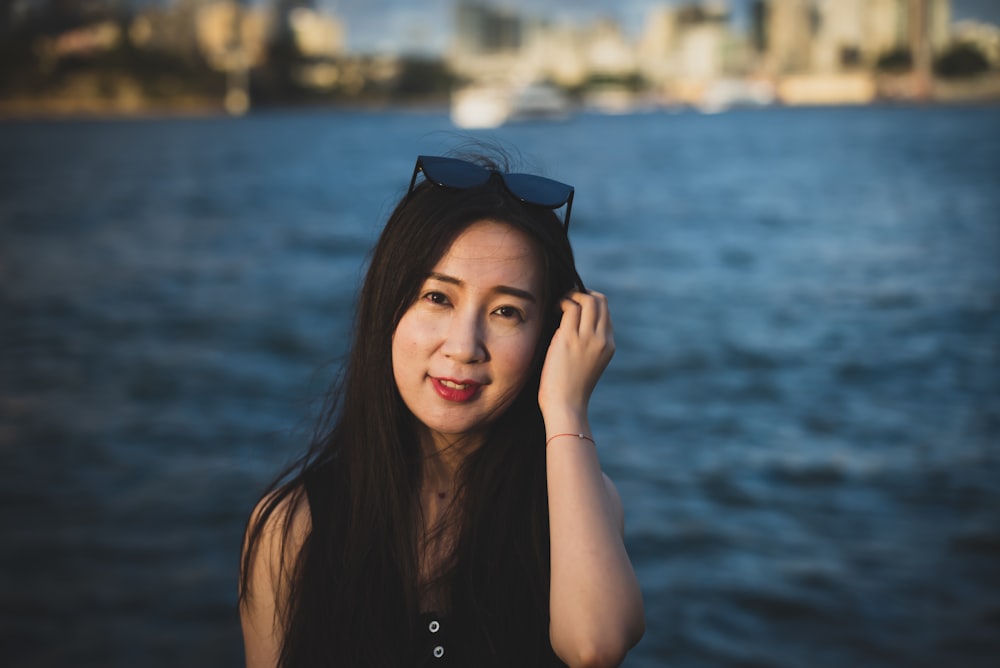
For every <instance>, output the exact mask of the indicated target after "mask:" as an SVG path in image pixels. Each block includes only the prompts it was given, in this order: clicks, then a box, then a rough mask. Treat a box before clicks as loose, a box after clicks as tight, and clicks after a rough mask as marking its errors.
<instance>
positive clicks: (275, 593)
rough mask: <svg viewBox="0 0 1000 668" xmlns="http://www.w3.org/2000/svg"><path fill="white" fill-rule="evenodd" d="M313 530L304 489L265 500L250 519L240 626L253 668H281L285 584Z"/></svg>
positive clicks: (277, 493) (245, 552) (244, 547)
mask: <svg viewBox="0 0 1000 668" xmlns="http://www.w3.org/2000/svg"><path fill="white" fill-rule="evenodd" d="M310 528H311V522H310V514H309V500H308V499H307V498H306V495H305V494H304V493H301V491H300V490H298V489H292V490H289V491H287V493H285V494H284V495H283V496H282V495H281V493H280V492H275V493H272V494H270V495H267V496H265V497H264V498H262V499H261V500H260V501H259V502H258V503H257V505H256V506H255V507H254V509H253V513H252V514H251V515H250V521H249V523H248V524H247V531H246V536H245V537H244V539H243V561H242V569H241V570H242V573H241V574H242V577H241V578H240V586H241V590H240V600H241V605H240V625H241V627H242V629H243V647H244V653H245V656H246V665H247V666H248V667H249V668H273V667H274V666H276V665H277V664H278V656H279V654H280V650H281V643H282V636H283V631H282V621H281V619H282V617H283V610H284V603H285V600H284V596H285V592H286V591H287V588H286V586H285V585H287V583H288V578H289V577H291V573H293V572H294V563H295V560H296V559H297V558H298V554H299V551H300V550H301V548H302V543H303V541H304V540H305V538H306V536H308V534H309V530H310Z"/></svg>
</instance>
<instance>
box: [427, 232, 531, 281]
mask: <svg viewBox="0 0 1000 668" xmlns="http://www.w3.org/2000/svg"><path fill="white" fill-rule="evenodd" d="M434 271H435V272H440V273H449V272H450V271H460V272H462V273H463V274H464V275H463V276H462V278H463V279H465V280H469V279H473V278H474V279H476V280H483V281H485V280H491V279H500V278H503V279H505V281H506V283H507V284H511V285H513V284H514V283H512V281H516V283H517V284H519V285H522V287H525V288H526V289H527V288H528V287H529V286H527V285H523V284H524V283H529V284H530V287H531V288H532V289H534V290H536V291H539V290H540V289H541V282H542V256H541V250H540V248H539V245H538V243H537V242H536V241H535V240H534V239H533V238H532V237H531V236H530V235H528V234H527V233H526V232H524V231H522V230H519V229H517V228H516V227H513V226H511V225H509V224H507V223H500V222H497V221H492V220H483V221H478V222H475V223H473V224H472V225H470V226H469V227H467V228H465V229H464V230H463V231H462V232H460V233H459V234H458V236H457V237H455V240H454V241H452V243H451V245H450V246H449V247H448V249H447V250H446V251H445V253H444V255H443V256H442V257H441V259H440V260H438V262H437V264H436V265H435V267H434Z"/></svg>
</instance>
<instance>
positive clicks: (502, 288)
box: [427, 272, 538, 304]
mask: <svg viewBox="0 0 1000 668" xmlns="http://www.w3.org/2000/svg"><path fill="white" fill-rule="evenodd" d="M427 278H429V279H430V278H433V279H434V280H436V281H441V282H442V283H450V284H451V285H457V286H459V287H462V286H463V285H465V281H463V280H462V279H460V278H455V277H454V276H448V275H447V274H439V273H437V272H431V274H430V276H428V277H427ZM493 292H498V293H500V294H504V295H510V296H511V297H519V298H520V299H524V300H525V301H529V302H531V303H532V304H535V303H537V302H538V300H537V299H536V298H535V295H533V294H531V293H530V292H528V291H527V290H522V289H520V288H514V287H511V286H509V285H498V286H496V287H494V288H493Z"/></svg>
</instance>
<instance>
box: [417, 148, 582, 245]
mask: <svg viewBox="0 0 1000 668" xmlns="http://www.w3.org/2000/svg"><path fill="white" fill-rule="evenodd" d="M421 172H423V175H424V178H425V179H427V180H428V181H430V182H431V183H433V184H434V185H436V186H441V187H444V188H475V187H476V186H481V185H483V184H484V183H486V182H487V181H489V180H490V178H491V177H492V176H493V175H494V174H496V175H497V176H499V177H500V180H501V181H502V182H503V185H504V187H505V188H506V189H507V192H509V193H510V194H511V195H513V196H514V197H516V198H517V199H518V200H519V201H521V202H524V203H525V204H534V205H535V206H541V207H545V208H546V209H558V208H559V207H561V206H562V205H563V204H565V205H566V215H565V216H563V229H564V230H567V231H568V230H569V214H570V212H571V211H572V209H573V186H569V185H566V184H565V183H560V182H559V181H553V180H552V179H547V178H545V177H544V176H536V175H534V174H508V173H506V172H500V171H497V170H495V169H487V168H486V167H483V166H482V165H477V164H475V163H474V162H468V161H466V160H459V159H458V158H444V157H440V156H431V155H421V156H417V164H416V165H414V167H413V177H412V178H411V179H410V189H409V190H408V191H407V193H406V199H409V198H410V195H412V194H413V187H414V186H415V185H416V183H417V174H419V173H421Z"/></svg>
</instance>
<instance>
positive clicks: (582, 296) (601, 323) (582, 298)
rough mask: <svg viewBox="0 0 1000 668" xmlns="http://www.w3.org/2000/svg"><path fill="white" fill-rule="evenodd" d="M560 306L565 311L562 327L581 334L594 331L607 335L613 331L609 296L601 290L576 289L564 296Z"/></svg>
mask: <svg viewBox="0 0 1000 668" xmlns="http://www.w3.org/2000/svg"><path fill="white" fill-rule="evenodd" d="M560 306H561V308H562V311H563V319H562V323H561V325H560V327H562V326H565V327H566V328H567V329H569V330H570V331H576V332H579V333H580V334H585V333H593V334H598V335H601V336H605V335H608V334H610V333H611V331H612V330H611V317H610V311H609V309H608V298H607V297H606V296H605V295H603V294H601V293H600V292H596V291H594V290H590V291H588V292H579V291H576V290H574V291H572V292H570V293H568V294H567V295H566V296H565V297H563V299H562V301H561V302H560Z"/></svg>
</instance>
